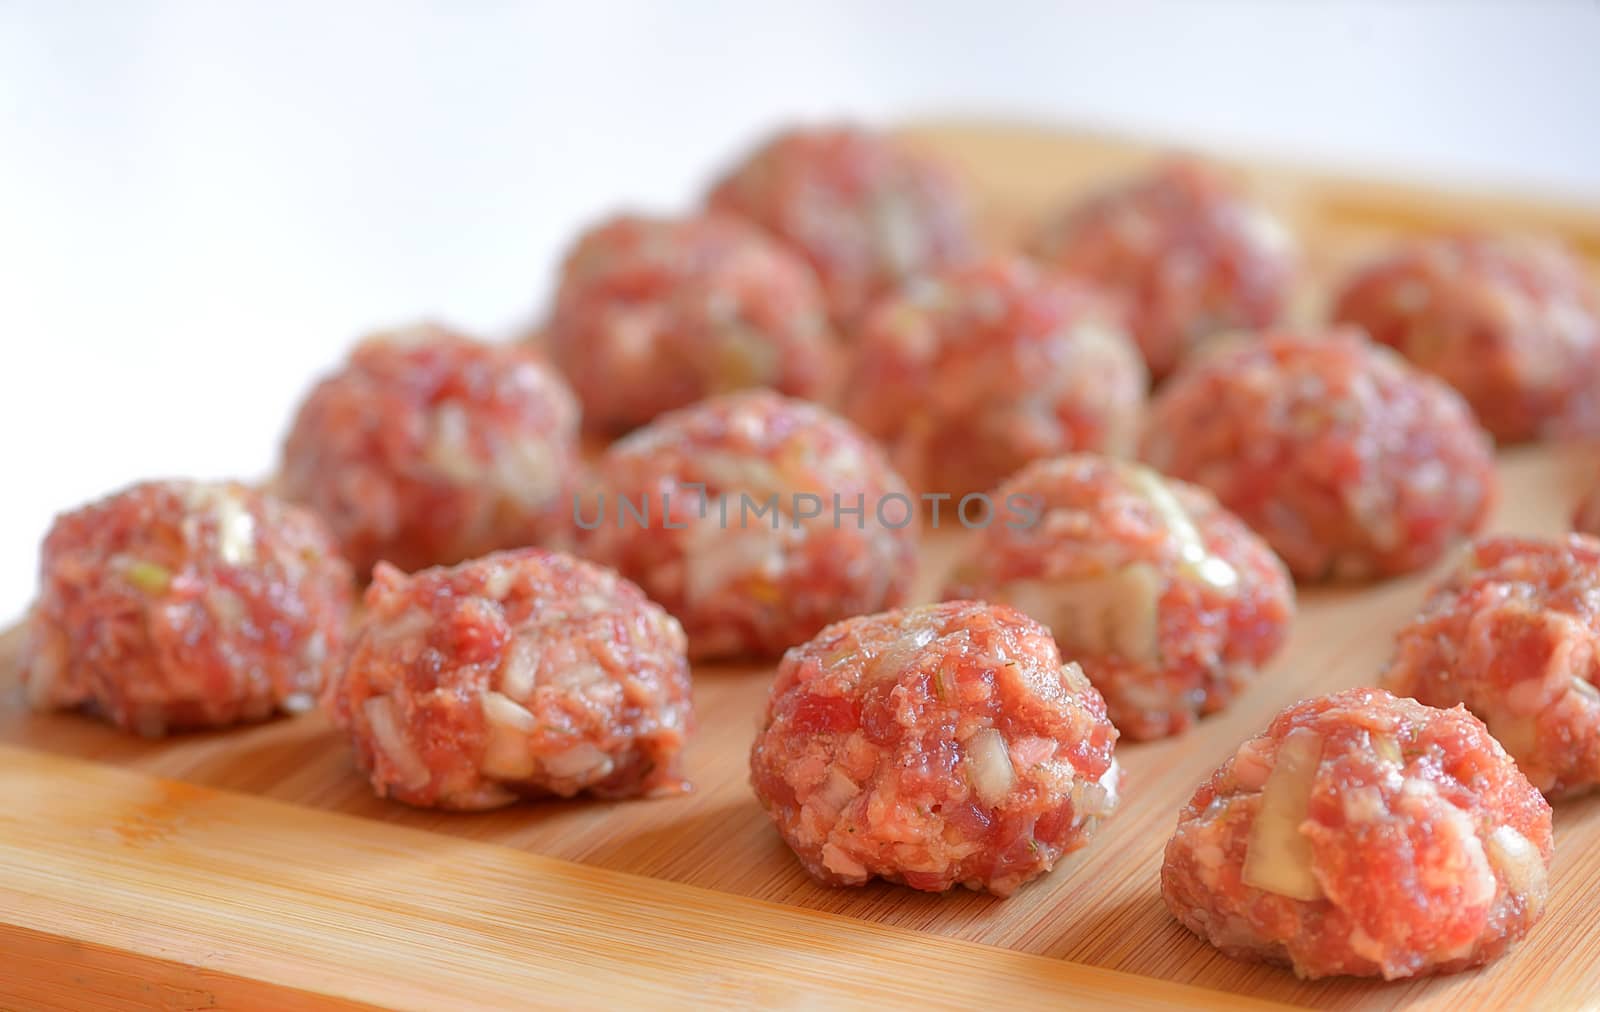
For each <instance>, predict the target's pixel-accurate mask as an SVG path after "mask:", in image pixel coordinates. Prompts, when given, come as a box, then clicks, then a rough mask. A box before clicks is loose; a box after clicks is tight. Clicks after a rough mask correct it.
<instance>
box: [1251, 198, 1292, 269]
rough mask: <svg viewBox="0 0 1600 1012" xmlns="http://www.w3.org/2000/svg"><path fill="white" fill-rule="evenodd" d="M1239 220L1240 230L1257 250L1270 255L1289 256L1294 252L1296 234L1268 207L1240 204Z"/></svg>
mask: <svg viewBox="0 0 1600 1012" xmlns="http://www.w3.org/2000/svg"><path fill="white" fill-rule="evenodd" d="M1238 222H1239V231H1240V232H1241V233H1242V234H1243V235H1244V237H1245V238H1246V239H1247V240H1248V241H1249V242H1250V244H1251V245H1252V246H1254V247H1256V249H1257V250H1259V251H1261V252H1263V253H1266V254H1267V255H1269V256H1289V255H1292V254H1293V253H1294V250H1295V243H1294V236H1293V235H1292V234H1290V232H1289V230H1288V229H1287V228H1285V227H1284V224H1283V222H1281V221H1279V220H1278V217H1277V216H1276V215H1274V214H1273V213H1271V212H1270V211H1268V210H1267V209H1266V208H1263V207H1257V206H1256V205H1254V204H1240V205H1239V207H1238Z"/></svg>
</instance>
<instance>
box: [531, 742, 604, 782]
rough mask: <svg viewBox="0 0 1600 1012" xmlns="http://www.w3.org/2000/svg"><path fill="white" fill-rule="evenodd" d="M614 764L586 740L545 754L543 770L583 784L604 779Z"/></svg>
mask: <svg viewBox="0 0 1600 1012" xmlns="http://www.w3.org/2000/svg"><path fill="white" fill-rule="evenodd" d="M614 765H615V763H613V762H612V759H611V757H610V756H608V755H606V754H605V753H604V752H602V751H600V750H599V749H598V748H596V747H595V746H593V745H591V744H590V743H588V742H586V741H581V742H579V743H578V744H576V745H574V746H572V747H571V748H569V749H566V750H565V751H562V752H557V753H556V754H555V755H552V756H547V757H546V758H545V760H544V768H545V772H547V773H549V774H550V775H551V776H552V777H556V778H558V779H561V780H581V781H583V782H584V783H585V784H592V783H594V782H595V781H597V780H602V779H604V778H605V777H606V776H607V775H608V774H610V772H611V769H612V767H613V766H614Z"/></svg>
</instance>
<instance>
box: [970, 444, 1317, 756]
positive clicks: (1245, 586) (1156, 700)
mask: <svg viewBox="0 0 1600 1012" xmlns="http://www.w3.org/2000/svg"><path fill="white" fill-rule="evenodd" d="M995 498H996V499H997V500H998V501H1000V502H1002V503H1011V504H1013V505H1014V506H1015V507H1016V510H1015V512H1014V513H1011V514H1008V515H1007V518H1006V519H1003V520H1001V521H999V522H996V523H992V524H990V525H989V526H987V527H986V528H984V529H983V530H982V532H981V533H979V534H977V535H975V536H974V537H973V538H972V540H971V541H969V542H968V544H967V546H966V549H965V552H964V554H963V555H962V558H961V561H960V562H959V563H958V565H957V567H956V570H955V572H954V573H952V575H951V577H950V580H949V582H948V583H947V584H946V586H945V590H944V596H945V597H946V598H975V599H981V600H985V601H995V602H1001V603H1004V604H1009V605H1011V606H1013V607H1015V608H1018V609H1020V610H1022V611H1024V612H1026V613H1028V614H1029V615H1031V616H1033V617H1034V618H1036V619H1038V620H1039V621H1040V622H1043V623H1044V624H1045V625H1047V626H1049V627H1050V629H1051V630H1053V631H1054V632H1055V635H1056V643H1057V644H1059V645H1060V647H1061V655H1062V656H1063V657H1066V658H1067V659H1069V660H1071V661H1074V662H1076V663H1078V664H1080V665H1082V666H1083V670H1084V673H1085V674H1087V675H1088V676H1089V681H1091V682H1093V683H1094V686H1095V688H1097V689H1099V690H1100V694H1101V695H1102V696H1104V697H1105V700H1106V709H1107V711H1108V712H1109V714H1110V716H1111V721H1112V723H1114V724H1116V726H1117V730H1119V731H1121V732H1122V734H1123V736H1125V737H1128V738H1133V739H1147V738H1159V737H1161V736H1163V735H1169V734H1176V733H1178V732H1180V731H1183V730H1184V729H1186V728H1187V727H1189V725H1191V724H1193V723H1194V721H1195V718H1196V717H1198V716H1199V715H1201V714H1207V713H1215V712H1216V711H1218V710H1220V709H1222V708H1223V707H1225V706H1227V705H1228V703H1230V702H1231V701H1232V700H1233V698H1234V696H1235V695H1237V694H1238V693H1239V692H1240V690H1242V689H1243V688H1244V687H1245V686H1246V685H1247V684H1248V683H1249V682H1250V681H1251V680H1252V679H1253V678H1254V677H1255V676H1256V673H1257V672H1258V671H1259V669H1260V668H1261V666H1262V665H1263V664H1265V663H1266V661H1267V660H1268V659H1269V658H1271V657H1272V656H1273V655H1274V654H1275V653H1277V651H1278V649H1279V648H1280V647H1281V646H1283V643H1284V641H1285V640H1286V639H1287V637H1288V634H1289V626H1290V623H1291V621H1292V620H1293V616H1294V585H1293V583H1292V582H1291V581H1290V579H1289V572H1288V570H1287V569H1285V568H1284V565H1283V563H1282V562H1281V561H1279V559H1278V557H1277V556H1276V555H1274V554H1272V550H1271V549H1270V548H1268V547H1267V546H1266V543H1265V542H1263V541H1262V540H1261V539H1260V538H1259V537H1257V536H1256V535H1255V534H1253V533H1251V531H1250V529H1249V528H1248V527H1246V526H1245V525H1244V524H1243V523H1241V522H1240V521H1239V520H1238V518H1236V517H1234V516H1233V515H1232V514H1230V513H1228V512H1227V511H1226V510H1224V509H1222V507H1220V506H1218V505H1217V501H1216V500H1215V499H1213V498H1212V497H1211V495H1210V493H1208V492H1205V491H1203V490H1201V489H1199V488H1196V487H1195V486H1193V485H1189V484H1186V483H1184V482H1180V481H1169V480H1166V479H1163V478H1162V477H1161V476H1160V475H1158V474H1156V473H1155V472H1154V471H1151V470H1150V469H1149V468H1146V467H1142V466H1140V465H1137V464H1131V463H1124V462H1120V461H1114V460H1110V459H1107V458H1105V457H1097V456H1090V455H1076V456H1069V457H1059V458H1056V459H1054V460H1044V461H1039V462H1038V463H1035V464H1033V465H1030V466H1029V467H1028V468H1026V469H1025V470H1023V471H1022V473H1020V474H1018V475H1016V476H1015V477H1013V478H1012V479H1011V480H1009V481H1007V482H1006V483H1005V484H1003V485H1001V486H1000V488H999V490H998V491H997V492H996V493H995Z"/></svg>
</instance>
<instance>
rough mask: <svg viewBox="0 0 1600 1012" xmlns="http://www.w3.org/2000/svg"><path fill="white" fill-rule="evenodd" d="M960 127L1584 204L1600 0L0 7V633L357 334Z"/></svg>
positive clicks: (478, 300) (214, 467)
mask: <svg viewBox="0 0 1600 1012" xmlns="http://www.w3.org/2000/svg"><path fill="white" fill-rule="evenodd" d="M949 112H964V113H981V114H995V115H1006V116H1010V117H1013V118H1019V117H1020V118H1026V119H1033V120H1042V121H1061V122H1066V123H1081V124H1090V125H1100V126H1110V127H1114V128H1117V129H1119V130H1123V131H1134V132H1141V133H1147V134H1151V135H1153V136H1156V137H1161V138H1168V139H1173V140H1181V141H1188V142H1191V143H1200V144H1207V143H1210V144H1215V145H1218V146H1221V147H1223V148H1225V149H1228V148H1232V149H1236V150H1241V149H1242V150H1247V151H1263V152H1269V153H1278V154H1286V155H1289V156H1291V157H1298V158H1302V159H1307V160H1322V161H1331V162H1334V163H1338V164H1343V165H1352V166H1358V167H1361V166H1364V167H1367V168H1376V169H1380V170H1397V171H1400V172H1403V173H1406V174H1409V175H1422V176H1430V177H1437V178H1439V179H1443V180H1454V181H1458V182H1472V183H1486V184H1490V185H1511V186H1516V187H1518V188H1521V189H1533V190H1541V189H1542V190H1560V191H1563V192H1566V193H1569V194H1578V195H1581V196H1586V197H1588V198H1590V199H1593V200H1595V201H1596V202H1600V4H1597V3H1595V2H1591V0H1573V2H1568V3H1559V2H1550V3H1538V2H1517V0H1505V2H1504V3H1500V4H1484V5H1474V4H1466V3H1449V2H1444V0H1437V2H1424V0H1412V2H1409V3H1406V2H1402V3H1390V4H1375V3H1333V2H1303V3H1302V2H1283V3H1277V2H1268V0H1261V2H1256V3H1200V2H1188V3H1108V2H1104V0H1101V2H1094V3H1038V4H1009V5H1007V4H993V3H979V2H968V3H950V2H937V0H921V2H916V3H866V2H857V3H846V2H837V3H827V2H817V0H813V2H809V3H796V4H784V5H776V4H774V5H768V4H763V3H758V2H751V0H747V2H742V3H740V2H725V3H716V4H711V3H684V2H663V3H660V4H643V3H640V4H619V5H600V4H594V5H591V4H586V3H583V2H581V0H567V2H562V3H552V4H522V5H518V4H489V3H473V4H454V5H447V4H444V3H437V4H424V3H316V4H311V3H305V4H297V3H259V4H237V3H234V4H230V3H200V2H196V3H137V2H126V3H122V2H117V3H112V2H105V3H100V4H92V3H73V4H57V3H45V2H26V3H25V2H18V0H0V350H3V352H4V355H3V357H0V433H3V435H0V439H3V440H4V443H3V444H0V445H3V446H4V451H5V467H4V470H3V471H0V473H3V474H4V476H5V477H4V479H3V480H4V483H5V484H4V488H3V494H0V620H3V619H4V618H5V617H7V616H10V615H12V614H15V613H17V612H19V611H20V610H21V609H22V608H23V607H24V606H25V604H26V601H27V599H28V598H29V597H30V596H31V594H32V591H33V581H34V574H33V571H34V566H35V557H36V551H37V545H38V541H39V538H40V537H41V536H42V534H43V532H44V531H45V529H46V527H47V525H48V523H49V520H50V517H51V515H52V514H53V513H54V512H55V511H57V510H59V509H64V508H67V507H69V506H72V505H74V504H76V503H78V502H80V501H83V500H85V499H88V498H91V497H95V496H98V495H100V494H102V493H104V492H107V491H109V490H111V489H113V488H116V487H118V486H119V485H121V484H124V483H127V482H130V481H132V480H135V479H138V478H141V477H147V476H157V475H198V476H226V475H243V476H260V475H263V474H265V473H266V472H267V471H268V470H269V468H270V467H271V466H272V464H273V461H274V459H275V456H276V449H277V443H278V440H279V439H280V437H281V435H282V431H283V428H284V426H285V425H286V423H287V419H288V417H289V414H290V412H291V411H292V410H293V407H294V404H295V402H296V399H297V398H298V397H299V396H300V394H301V392H302V391H303V389H304V388H305V387H306V385H307V384H308V383H309V381H310V380H311V379H312V377H313V376H314V375H315V374H317V373H318V372H319V371H321V370H323V369H325V368H327V367H328V366H329V365H331V364H332V363H334V362H335V361H336V360H337V359H338V358H340V357H341V356H342V354H343V351H344V349H345V346H346V345H347V344H348V343H349V342H350V341H351V340H352V339H353V338H354V337H355V336H356V335H358V334H359V333H360V332H362V331H363V330H366V329H370V328H372V327H375V326H378V325H382V324H387V323H392V322H398V321H404V320H407V319H410V318H413V317H417V316H419V315H424V314H435V315H438V316H441V317H443V318H445V319H448V320H452V321H455V322H457V323H459V324H461V325H464V326H466V327H468V328H473V329H477V330H479V331H481V332H484V333H486V334H491V335H498V334H504V333H507V332H509V331H510V329H511V328H512V327H513V326H515V325H517V324H520V323H523V322H525V321H527V320H529V319H531V318H532V316H533V314H534V313H535V312H536V311H537V308H538V306H539V305H540V303H541V301H542V299H543V297H544V294H545V293H546V291H547V286H548V283H549V278H550V270H551V267H552V265H553V263H554V262H555V259H556V257H557V256H558V255H559V253H560V251H561V249H562V247H563V245H564V244H565V242H566V241H567V240H568V239H569V238H570V237H571V236H572V234H573V232H574V230H575V229H577V228H578V227H580V226H581V225H582V224H584V223H585V222H587V221H590V220H592V219H593V218H594V217H595V216H597V215H599V214H601V213H602V212H605V211H608V210H610V209H613V208H615V207H618V206H621V205H632V206H637V207H643V208H657V209H666V208H672V207H681V206H685V205H687V204H688V203H689V202H690V201H692V200H693V199H694V198H695V196H696V195H697V194H698V192H699V190H700V188H701V186H702V184H703V182H704V180H705V178H706V176H707V174H708V173H709V172H710V171H712V170H713V169H715V168H717V167H719V166H721V165H723V164H724V163H726V162H727V161H728V160H730V159H731V158H733V157H734V156H735V155H736V154H737V153H738V152H739V150H741V149H742V148H743V147H744V146H746V145H747V144H749V143H750V142H751V141H753V140H754V139H755V138H756V137H757V136H758V135H759V134H761V133H763V132H765V131H767V130H768V129H770V128H772V127H774V126H775V125H777V124H780V123H782V122H784V121H786V120H790V119H793V118H797V117H802V118H818V117H836V116H850V117H855V118H863V119H866V120H869V121H879V122H883V121H892V120H894V119H896V118H900V117H906V116H913V115H917V114H938V113H949Z"/></svg>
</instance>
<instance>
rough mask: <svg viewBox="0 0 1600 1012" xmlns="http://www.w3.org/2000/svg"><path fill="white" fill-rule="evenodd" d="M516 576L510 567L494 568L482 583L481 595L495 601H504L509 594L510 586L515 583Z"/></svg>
mask: <svg viewBox="0 0 1600 1012" xmlns="http://www.w3.org/2000/svg"><path fill="white" fill-rule="evenodd" d="M516 579H517V574H516V571H515V570H513V569H512V568H511V567H510V566H496V567H494V569H493V570H492V571H491V572H490V573H489V576H488V577H487V578H486V579H485V580H484V581H483V593H484V595H485V596H486V597H492V598H494V599H495V600H496V601H503V600H505V596H506V595H507V594H509V593H511V588H512V586H513V585H514V584H515V583H516Z"/></svg>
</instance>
